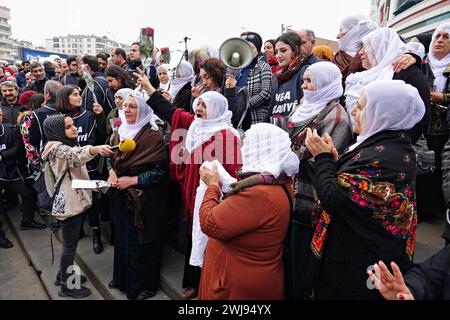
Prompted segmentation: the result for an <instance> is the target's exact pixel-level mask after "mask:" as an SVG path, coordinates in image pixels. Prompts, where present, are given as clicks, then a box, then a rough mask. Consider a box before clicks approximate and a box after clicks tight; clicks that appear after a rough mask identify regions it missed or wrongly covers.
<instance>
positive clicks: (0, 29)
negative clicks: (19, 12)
mask: <svg viewBox="0 0 450 320" xmlns="http://www.w3.org/2000/svg"><path fill="white" fill-rule="evenodd" d="M10 19H11V12H10V9H9V8H7V7H3V6H0V59H2V60H8V61H12V60H14V59H17V56H16V55H15V54H14V53H15V51H14V50H13V41H12V39H11V35H12V33H11V25H10V23H9V20H10Z"/></svg>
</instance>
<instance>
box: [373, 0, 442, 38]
mask: <svg viewBox="0 0 450 320" xmlns="http://www.w3.org/2000/svg"><path fill="white" fill-rule="evenodd" d="M371 19H372V20H373V21H374V22H376V23H378V24H379V25H380V26H382V27H390V28H394V29H395V30H397V32H398V33H399V34H400V35H401V36H403V37H404V38H406V39H410V38H412V37H414V36H415V35H418V34H420V33H432V32H433V31H434V30H435V29H436V28H437V27H438V26H439V25H440V24H441V23H443V22H446V21H450V0H372V3H371Z"/></svg>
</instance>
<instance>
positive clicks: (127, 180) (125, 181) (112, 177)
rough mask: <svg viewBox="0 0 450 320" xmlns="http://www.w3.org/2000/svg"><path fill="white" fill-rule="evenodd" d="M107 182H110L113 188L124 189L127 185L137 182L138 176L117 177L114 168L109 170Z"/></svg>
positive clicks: (130, 185) (134, 184)
mask: <svg viewBox="0 0 450 320" xmlns="http://www.w3.org/2000/svg"><path fill="white" fill-rule="evenodd" d="M108 183H109V184H111V186H112V187H113V188H116V189H118V190H125V189H127V188H129V187H134V186H137V185H138V184H139V178H138V177H120V178H118V177H117V173H116V172H115V171H114V169H111V170H109V178H108Z"/></svg>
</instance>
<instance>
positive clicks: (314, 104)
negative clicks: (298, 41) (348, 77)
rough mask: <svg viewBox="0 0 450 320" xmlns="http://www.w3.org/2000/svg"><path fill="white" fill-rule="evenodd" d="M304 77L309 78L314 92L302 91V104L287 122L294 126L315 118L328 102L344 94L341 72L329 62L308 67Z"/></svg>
mask: <svg viewBox="0 0 450 320" xmlns="http://www.w3.org/2000/svg"><path fill="white" fill-rule="evenodd" d="M306 75H309V76H310V77H311V79H312V81H313V83H314V86H315V88H316V90H315V91H309V90H305V89H303V96H304V97H305V99H304V102H303V104H302V105H301V106H299V107H298V108H297V109H296V110H295V112H294V114H293V115H292V117H291V119H290V120H289V121H290V122H292V123H294V124H299V123H302V122H304V121H306V120H309V119H311V118H312V117H315V116H316V115H318V114H319V113H320V112H321V111H322V110H323V109H324V108H325V107H326V106H327V104H328V103H329V102H330V101H333V100H334V99H338V98H340V97H341V96H342V94H343V93H344V89H343V88H342V74H341V71H340V70H339V68H338V67H337V66H336V65H335V64H333V63H331V62H328V61H323V62H318V63H314V64H312V65H310V66H309V67H308V69H306V71H305V76H306Z"/></svg>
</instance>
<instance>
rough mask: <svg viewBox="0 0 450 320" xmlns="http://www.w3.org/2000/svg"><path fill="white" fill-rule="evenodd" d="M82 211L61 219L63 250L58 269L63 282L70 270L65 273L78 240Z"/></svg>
mask: <svg viewBox="0 0 450 320" xmlns="http://www.w3.org/2000/svg"><path fill="white" fill-rule="evenodd" d="M84 215H85V214H84V213H83V214H79V215H76V216H74V217H71V218H68V219H66V220H64V221H61V230H62V235H63V250H62V254H61V262H60V265H59V269H60V271H61V283H63V284H65V283H66V282H67V278H68V277H69V276H70V275H71V274H72V272H70V273H67V268H69V267H71V266H73V262H74V260H75V252H76V251H77V246H78V241H79V240H80V230H81V226H82V225H83V220H84Z"/></svg>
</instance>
